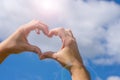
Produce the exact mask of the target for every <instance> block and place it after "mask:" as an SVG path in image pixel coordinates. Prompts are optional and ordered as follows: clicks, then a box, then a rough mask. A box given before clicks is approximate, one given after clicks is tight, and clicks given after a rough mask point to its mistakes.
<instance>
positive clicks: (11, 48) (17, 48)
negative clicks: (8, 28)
mask: <svg viewBox="0 0 120 80" xmlns="http://www.w3.org/2000/svg"><path fill="white" fill-rule="evenodd" d="M32 30H35V31H36V33H37V34H40V31H42V32H43V33H44V34H45V35H46V36H48V37H50V38H51V37H52V36H54V35H55V36H59V37H60V39H61V41H62V47H61V49H60V50H59V51H57V52H53V51H47V52H45V53H42V52H41V50H40V48H38V47H37V46H35V45H31V44H29V42H28V40H27V37H28V35H29V33H30V32H31V31H32ZM24 51H32V52H35V53H37V54H38V56H39V57H40V59H46V58H51V59H54V60H56V61H58V62H59V63H60V64H61V65H62V66H63V67H65V68H67V69H68V70H69V71H70V72H71V74H73V76H75V80H79V78H81V79H82V80H84V78H85V80H89V79H88V72H87V70H86V69H85V67H84V65H83V61H82V58H81V56H80V53H79V50H78V47H77V43H76V40H75V38H74V36H73V34H72V31H71V30H68V29H64V28H55V29H52V30H48V27H47V25H45V24H43V23H41V22H40V21H37V20H33V21H31V22H29V23H27V24H25V25H22V26H21V27H20V28H18V29H17V30H16V32H14V33H13V34H12V35H11V36H10V37H8V38H7V39H6V40H4V41H3V42H2V43H1V44H0V63H1V62H2V61H3V60H4V59H5V58H6V57H7V56H9V55H10V54H13V53H14V54H18V53H20V52H24ZM79 68H81V69H82V70H80V71H81V73H80V72H78V71H79ZM76 73H77V74H82V73H83V74H82V75H83V76H82V75H81V76H79V77H78V76H76V75H75V74H76ZM86 78H87V79H86Z"/></svg>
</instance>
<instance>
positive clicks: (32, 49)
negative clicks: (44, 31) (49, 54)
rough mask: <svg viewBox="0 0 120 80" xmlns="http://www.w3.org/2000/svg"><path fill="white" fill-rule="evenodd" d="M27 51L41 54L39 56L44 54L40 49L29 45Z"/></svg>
mask: <svg viewBox="0 0 120 80" xmlns="http://www.w3.org/2000/svg"><path fill="white" fill-rule="evenodd" d="M27 51H32V52H35V53H37V54H39V55H41V54H42V52H41V50H40V48H39V47H37V46H34V45H28V46H27Z"/></svg>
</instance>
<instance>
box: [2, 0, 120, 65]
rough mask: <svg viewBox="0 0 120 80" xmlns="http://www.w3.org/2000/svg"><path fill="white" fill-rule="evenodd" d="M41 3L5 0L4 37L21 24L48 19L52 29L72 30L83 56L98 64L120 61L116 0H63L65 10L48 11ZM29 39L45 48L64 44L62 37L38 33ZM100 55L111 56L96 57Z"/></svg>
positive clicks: (55, 47)
mask: <svg viewBox="0 0 120 80" xmlns="http://www.w3.org/2000/svg"><path fill="white" fill-rule="evenodd" d="M39 2H40V0H34V1H33V0H26V1H24V0H9V1H7V0H1V3H0V12H1V13H0V18H1V19H0V38H1V39H5V38H7V37H8V36H9V35H10V34H11V33H12V32H14V31H15V30H16V29H17V28H18V26H19V25H21V24H24V23H25V22H28V21H30V20H31V19H34V18H37V19H40V20H42V21H43V22H46V23H47V24H48V25H49V26H50V29H51V28H55V27H59V26H63V27H65V28H70V29H72V31H73V33H74V35H75V37H76V39H77V42H78V45H79V49H80V52H81V55H82V56H83V57H86V58H90V59H91V60H93V62H94V63H96V64H102V63H103V62H104V64H114V63H120V59H119V57H118V56H120V51H119V47H120V44H119V43H120V38H119V29H120V27H119V25H120V22H119V19H120V18H119V17H120V6H119V5H117V4H116V3H114V2H113V1H111V2H107V1H99V0H89V1H88V2H85V1H84V0H60V4H61V5H62V8H61V10H60V11H57V12H55V13H54V12H52V14H51V13H50V14H48V13H47V14H46V13H45V12H44V11H43V10H41V9H40V6H39ZM43 13H44V14H43ZM3 35H4V36H3ZM29 41H30V43H32V44H35V45H37V46H39V47H40V48H41V49H42V50H43V51H46V50H58V49H59V48H60V46H61V41H60V39H58V38H53V39H48V38H47V37H44V35H43V34H42V35H40V36H37V35H35V33H34V32H33V33H31V34H30V36H29ZM50 41H51V43H49V42H50ZM44 43H46V44H44ZM46 46H47V47H46ZM98 56H107V58H104V57H99V58H97V59H96V57H98Z"/></svg>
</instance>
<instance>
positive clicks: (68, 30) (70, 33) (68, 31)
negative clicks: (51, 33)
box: [66, 29, 74, 37]
mask: <svg viewBox="0 0 120 80" xmlns="http://www.w3.org/2000/svg"><path fill="white" fill-rule="evenodd" d="M66 32H67V33H68V34H69V36H71V37H74V36H73V33H72V31H71V30H70V29H66Z"/></svg>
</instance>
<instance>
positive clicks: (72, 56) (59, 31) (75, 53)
mask: <svg viewBox="0 0 120 80" xmlns="http://www.w3.org/2000/svg"><path fill="white" fill-rule="evenodd" d="M53 35H56V36H59V37H60V38H61V40H62V42H63V46H62V48H61V50H60V51H58V52H51V51H49V52H45V53H44V54H43V55H42V56H40V58H41V59H45V58H52V59H55V60H57V61H58V62H59V63H60V64H61V65H62V66H63V67H67V68H68V67H69V68H71V67H72V66H82V65H83V62H82V59H81V56H80V54H79V50H78V47H77V43H76V40H75V38H74V36H73V34H72V32H71V30H65V29H64V28H56V29H53V30H51V31H50V32H49V36H50V37H52V36H53Z"/></svg>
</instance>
